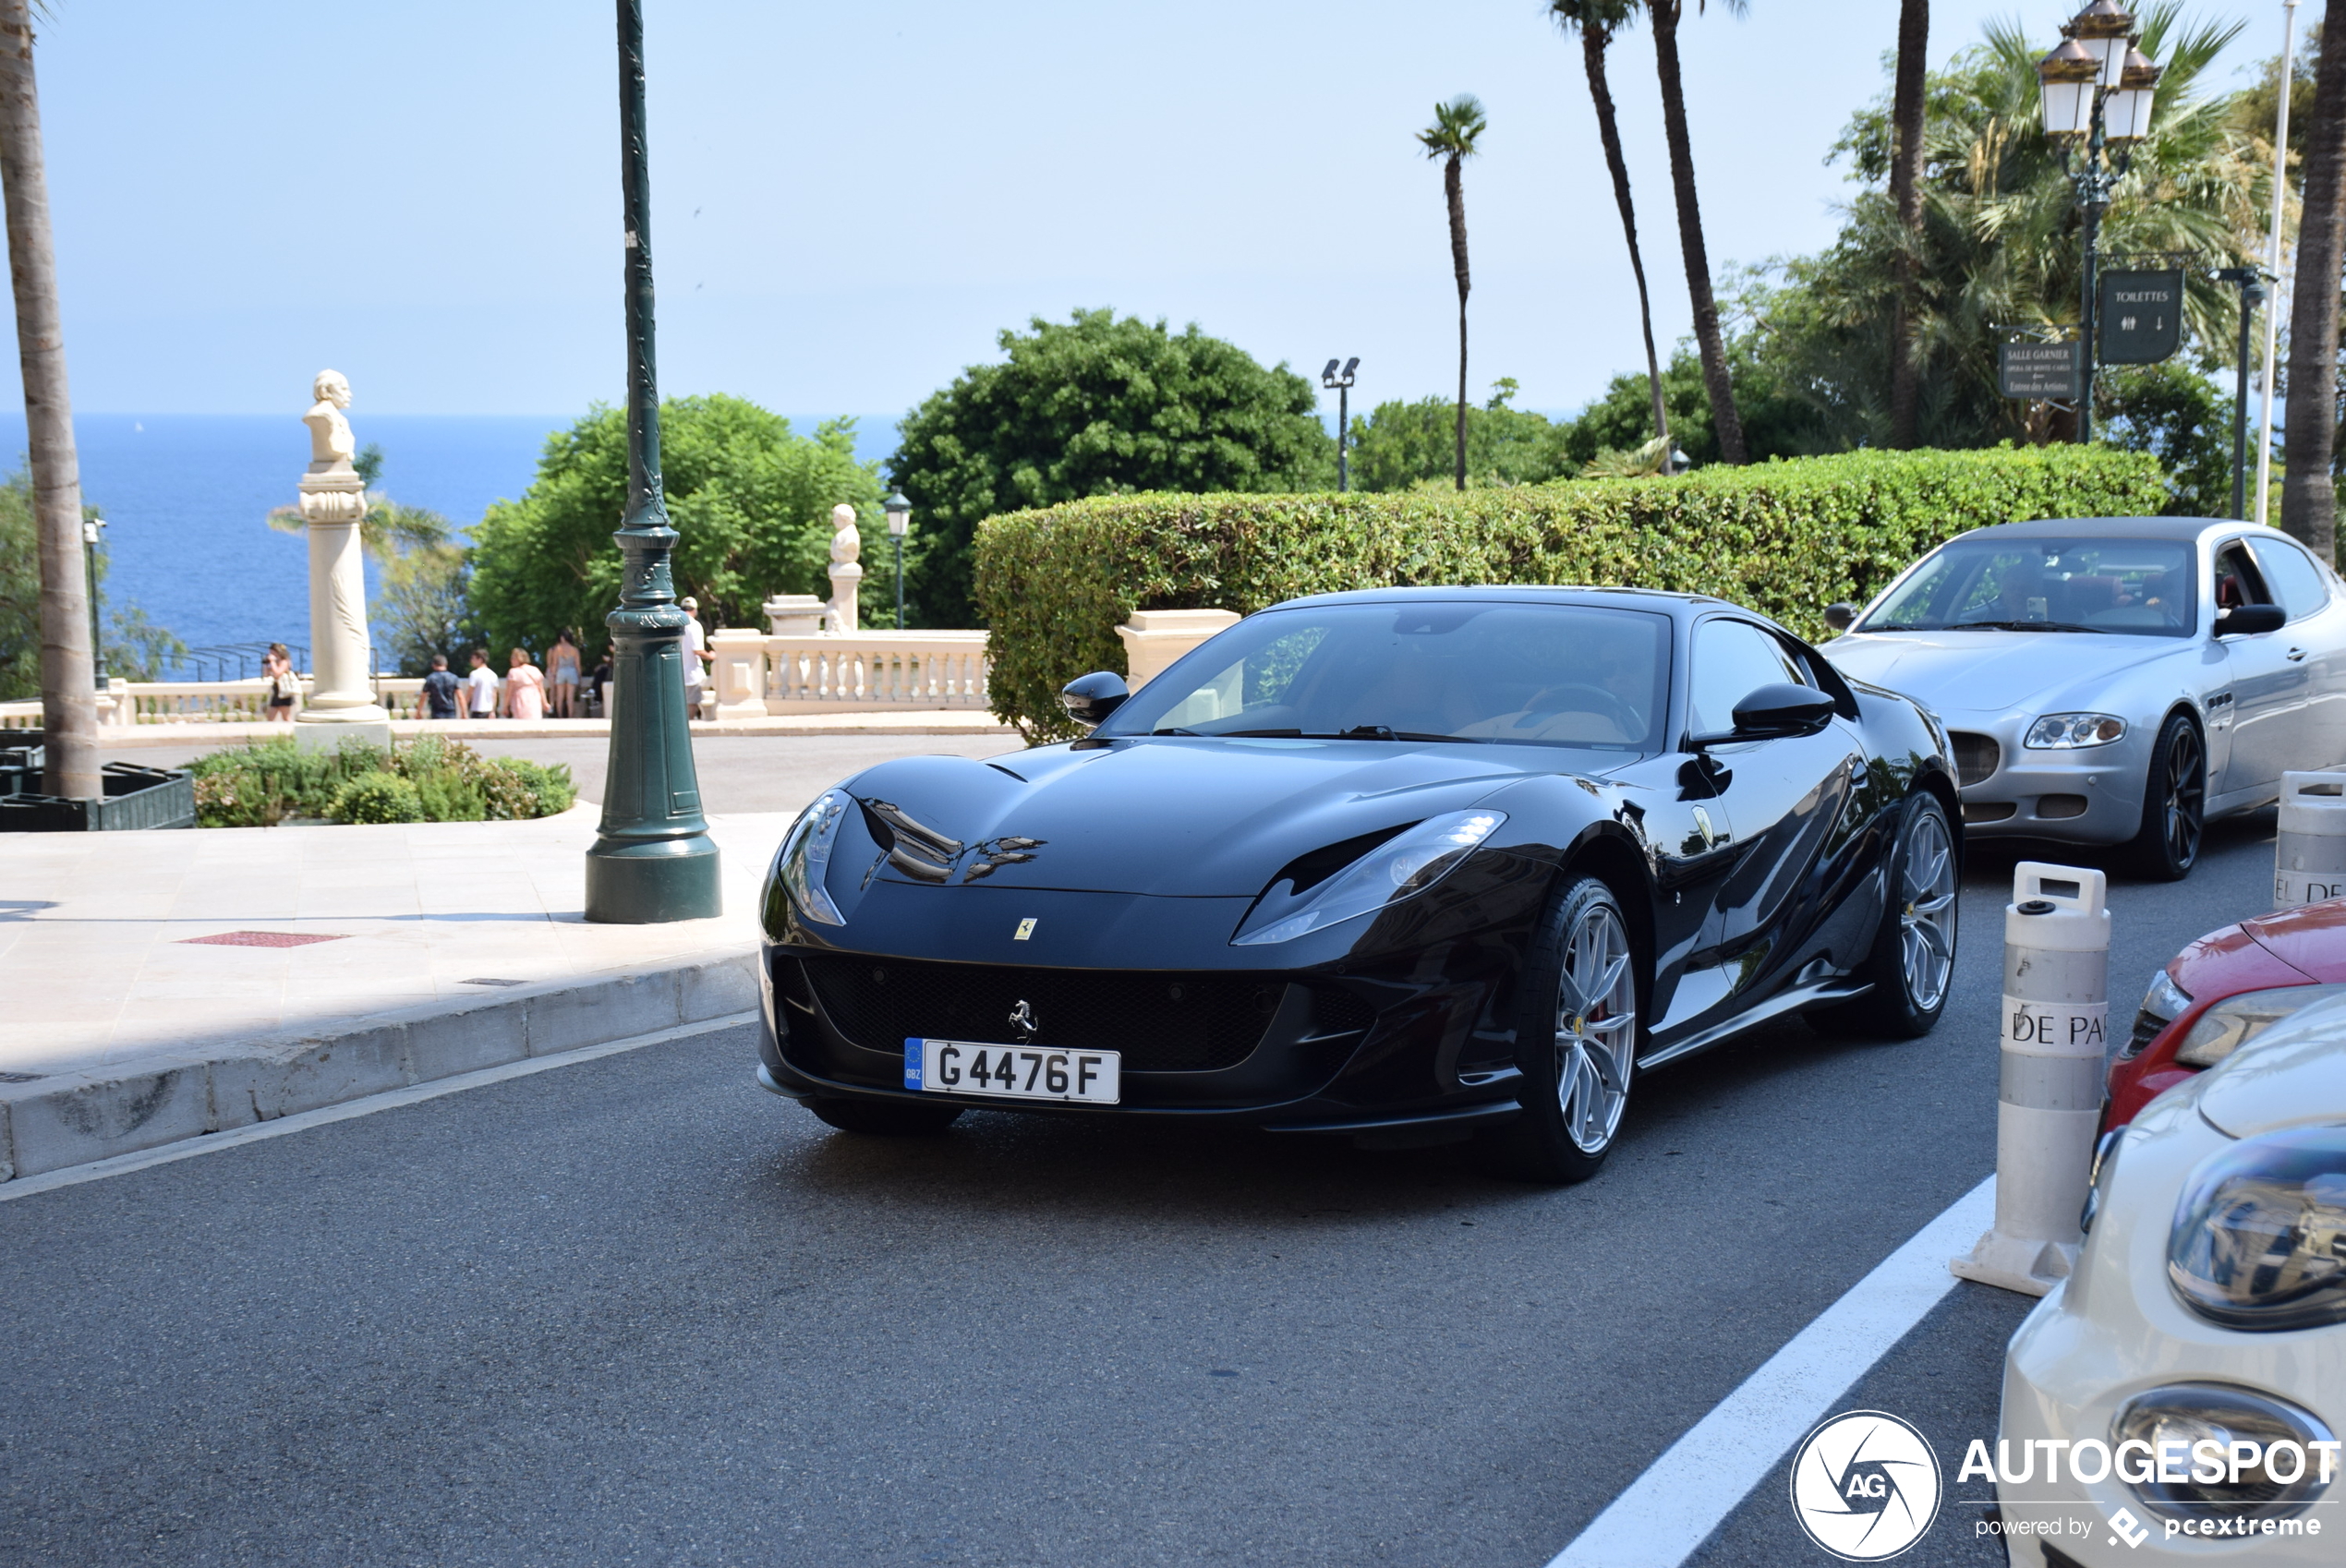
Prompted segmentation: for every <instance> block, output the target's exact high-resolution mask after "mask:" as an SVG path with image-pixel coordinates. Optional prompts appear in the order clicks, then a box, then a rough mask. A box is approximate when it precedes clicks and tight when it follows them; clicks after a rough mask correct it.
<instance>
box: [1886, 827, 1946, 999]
mask: <svg viewBox="0 0 2346 1568" xmlns="http://www.w3.org/2000/svg"><path fill="white" fill-rule="evenodd" d="M1913 822H1914V826H1913V827H1912V828H1911V829H1909V830H1908V832H1907V835H1906V852H1905V856H1904V869H1903V874H1902V877H1901V880H1902V881H1903V882H1904V883H1905V887H1902V888H1900V889H1899V899H1898V904H1899V908H1898V924H1899V932H1898V962H1899V966H1900V967H1901V968H1902V969H1903V970H1904V971H1905V982H1906V1000H1907V1001H1908V1002H1909V1003H1911V1004H1912V1005H1913V1006H1914V1007H1916V1008H1917V1010H1919V1011H1922V1012H1926V1013H1927V1012H1929V1011H1930V1009H1931V1008H1933V1007H1937V1006H1938V1005H1939V1003H1940V1001H1941V998H1943V997H1944V996H1945V995H1947V980H1948V977H1949V976H1950V975H1951V974H1953V972H1954V968H1955V933H1954V925H1955V854H1954V845H1953V843H1952V842H1950V841H1949V839H1948V837H1947V824H1946V820H1945V819H1944V818H1943V817H1941V815H1940V814H1938V813H1937V812H1935V811H1917V812H1916V813H1915V814H1914V818H1913Z"/></svg>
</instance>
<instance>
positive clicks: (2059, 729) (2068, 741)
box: [2021, 713, 2126, 751]
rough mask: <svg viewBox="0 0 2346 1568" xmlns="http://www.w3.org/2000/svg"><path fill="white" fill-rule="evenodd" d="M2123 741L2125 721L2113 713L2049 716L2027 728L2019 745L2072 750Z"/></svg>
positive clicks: (2054, 714)
mask: <svg viewBox="0 0 2346 1568" xmlns="http://www.w3.org/2000/svg"><path fill="white" fill-rule="evenodd" d="M2125 738H2126V721H2125V720H2124V719H2122V718H2119V717H2118V716H2117V715H2116V714H2114V713H2049V714H2047V715H2045V717H2044V718H2040V719H2038V720H2037V722H2036V723H2034V724H2032V725H2030V726H2029V727H2028V738H2027V739H2026V740H2025V741H2023V742H2021V744H2022V745H2025V746H2027V747H2030V748H2031V749H2033V750H2036V751H2074V750H2075V749H2077V748H2078V747H2080V746H2106V745H2108V744H2110V742H2112V741H2122V740H2124V739H2125Z"/></svg>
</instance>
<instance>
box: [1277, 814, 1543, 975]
mask: <svg viewBox="0 0 2346 1568" xmlns="http://www.w3.org/2000/svg"><path fill="white" fill-rule="evenodd" d="M1506 819H1507V818H1506V813H1504V812H1495V811H1461V812H1452V813H1451V814H1449V815H1447V816H1437V817H1433V818H1430V819H1428V820H1427V821H1424V822H1421V823H1419V824H1418V825H1417V826H1415V827H1411V828H1409V829H1407V830H1405V831H1403V832H1401V833H1397V834H1396V835H1394V836H1393V837H1392V838H1387V839H1386V840H1385V842H1384V843H1382V844H1379V845H1378V846H1377V847H1376V848H1375V849H1373V850H1370V851H1369V852H1368V853H1367V854H1365V855H1362V856H1361V857H1360V859H1359V860H1357V861H1354V862H1352V863H1351V864H1350V865H1348V866H1347V867H1345V868H1344V869H1343V870H1342V871H1340V872H1337V873H1336V874H1335V875H1334V876H1331V877H1329V878H1328V879H1327V880H1326V881H1325V882H1324V883H1322V884H1320V886H1319V887H1318V888H1317V889H1316V890H1314V891H1313V892H1312V893H1310V894H1307V895H1306V896H1305V901H1304V903H1303V904H1302V906H1301V907H1300V908H1298V907H1296V905H1295V904H1294V903H1293V901H1292V900H1288V899H1278V900H1274V899H1272V898H1270V897H1268V896H1266V897H1265V898H1264V899H1261V900H1260V901H1258V902H1257V903H1256V904H1255V906H1254V909H1253V911H1252V912H1251V913H1250V914H1249V915H1248V916H1247V919H1246V923H1244V924H1243V925H1240V927H1239V934H1238V935H1236V936H1233V937H1232V938H1230V941H1231V945H1232V946H1234V947H1260V946H1262V945H1264V944H1266V943H1271V942H1292V941H1294V940H1295V939H1296V938H1297V937H1299V936H1300V935H1303V934H1304V933H1306V932H1310V931H1317V930H1319V929H1320V927H1322V926H1324V925H1334V924H1335V923H1336V922H1337V921H1340V920H1350V919H1352V918H1354V917H1355V916H1357V915H1364V914H1373V913H1374V912H1375V911H1378V910H1381V909H1383V908H1385V906H1386V905H1387V904H1393V903H1398V902H1399V901H1400V900H1402V899H1410V898H1415V897H1416V896H1417V895H1418V894H1420V893H1422V892H1424V891H1425V890H1426V889H1427V888H1429V887H1433V885H1434V884H1435V883H1437V882H1439V881H1441V880H1442V879H1443V878H1444V877H1445V876H1447V875H1448V874H1450V873H1451V872H1452V871H1454V870H1456V869H1457V865H1458V862H1461V861H1463V860H1465V859H1466V858H1467V855H1468V853H1469V851H1470V850H1473V849H1474V847H1475V846H1476V845H1477V844H1480V843H1481V842H1482V840H1484V839H1485V838H1489V837H1491V835H1492V834H1493V832H1495V831H1497V829H1498V826H1499V824H1501V823H1503V822H1505V821H1506Z"/></svg>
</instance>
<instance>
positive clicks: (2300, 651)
mask: <svg viewBox="0 0 2346 1568" xmlns="http://www.w3.org/2000/svg"><path fill="white" fill-rule="evenodd" d="M2304 657H2305V650H2304V648H2292V649H2290V650H2289V662H2290V663H2292V664H2295V663H2296V662H2297V661H2298V660H2300V659H2302V658H2304Z"/></svg>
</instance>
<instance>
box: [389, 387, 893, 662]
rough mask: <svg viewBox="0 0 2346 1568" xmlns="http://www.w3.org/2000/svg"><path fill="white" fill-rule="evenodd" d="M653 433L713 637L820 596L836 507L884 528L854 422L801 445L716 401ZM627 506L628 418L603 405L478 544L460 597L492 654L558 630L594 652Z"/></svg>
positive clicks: (557, 448)
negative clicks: (790, 598) (762, 612)
mask: <svg viewBox="0 0 2346 1568" xmlns="http://www.w3.org/2000/svg"><path fill="white" fill-rule="evenodd" d="M659 419H660V459H661V462H660V466H661V470H662V473H663V476H664V477H665V479H666V481H667V493H668V513H669V517H670V519H671V521H672V522H673V523H674V525H675V527H676V531H677V534H678V536H679V537H678V539H677V542H676V553H675V557H674V563H675V566H674V569H675V575H676V591H677V593H678V595H679V596H680V597H682V596H687V595H689V596H693V597H697V598H698V599H699V600H700V607H701V613H702V615H703V616H704V617H705V618H707V619H709V620H710V621H711V622H712V623H713V624H715V625H719V626H755V625H757V624H759V623H760V622H759V620H758V609H759V606H760V605H762V604H763V603H764V601H765V599H766V597H768V595H771V594H777V593H816V592H827V591H828V585H827V583H826V580H825V577H824V572H823V569H824V566H825V564H826V563H827V562H828V560H829V553H830V522H829V518H830V510H831V508H832V507H833V506H835V505H837V504H838V503H840V501H846V502H848V503H850V504H852V505H853V506H854V507H855V509H856V511H857V513H859V514H861V515H862V516H863V517H865V518H866V519H868V520H870V521H871V522H874V523H877V521H878V519H879V501H880V483H879V476H878V472H877V464H865V463H858V462H856V461H855V435H854V422H853V420H849V419H834V420H828V421H826V422H825V423H824V424H822V425H821V426H819V427H817V428H816V432H815V434H814V436H813V438H812V439H809V438H806V437H804V436H798V435H794V434H792V430H791V427H790V421H789V420H787V419H785V418H782V417H781V416H780V415H776V414H769V413H768V412H767V411H766V410H765V409H763V408H760V407H758V406H757V405H756V404H754V403H748V402H744V400H742V399H740V398H737V397H727V396H724V395H722V394H721V393H720V394H712V395H710V396H707V397H686V398H671V399H667V400H664V401H663V402H662V403H661V404H660V414H659ZM626 500H627V416H626V412H625V410H623V409H618V408H609V407H603V406H600V405H599V406H597V407H596V408H595V409H594V410H593V411H592V412H590V413H589V414H587V416H586V417H585V418H583V419H581V420H579V421H578V423H577V424H575V425H574V426H572V427H571V428H569V429H568V430H565V431H558V432H557V433H555V434H554V435H552V436H550V437H548V438H547V440H546V450H545V452H544V453H543V455H541V456H540V457H539V458H538V477H537V478H536V479H535V480H534V481H533V482H532V483H531V485H530V487H529V488H528V490H527V491H526V492H525V493H524V494H523V496H522V498H521V499H520V500H519V501H499V502H497V503H496V504H495V505H494V506H491V507H490V509H489V511H488V513H487V514H486V515H484V516H483V517H482V518H481V520H480V525H479V526H478V528H476V529H474V530H473V545H472V550H471V566H472V577H471V582H470V584H469V588H468V597H469V600H470V603H471V607H472V610H473V613H474V617H475V619H476V621H477V622H478V626H479V628H480V631H481V633H483V634H484V635H485V636H486V637H487V639H488V645H489V646H490V647H504V646H507V645H518V646H524V647H530V648H544V647H545V646H546V645H549V644H550V643H551V642H552V641H553V640H554V636H555V634H556V633H559V632H561V631H562V630H564V629H565V628H567V629H569V630H570V631H572V632H574V633H578V634H579V641H580V645H582V646H586V647H593V646H595V645H598V644H599V643H600V642H601V641H602V639H603V636H604V633H603V618H604V617H605V616H607V615H608V614H610V613H611V609H612V607H613V606H615V605H616V604H617V603H618V602H619V572H620V558H619V550H618V548H617V547H616V546H615V545H613V544H612V543H611V535H612V533H613V532H614V531H616V530H617V528H618V527H619V523H620V518H621V517H622V515H623V513H624V512H625V509H626ZM866 537H867V539H868V537H869V535H868V534H867V535H866ZM417 592H418V594H419V596H423V597H429V596H428V595H425V594H424V590H423V589H422V587H421V586H420V585H419V586H418V589H417Z"/></svg>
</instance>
